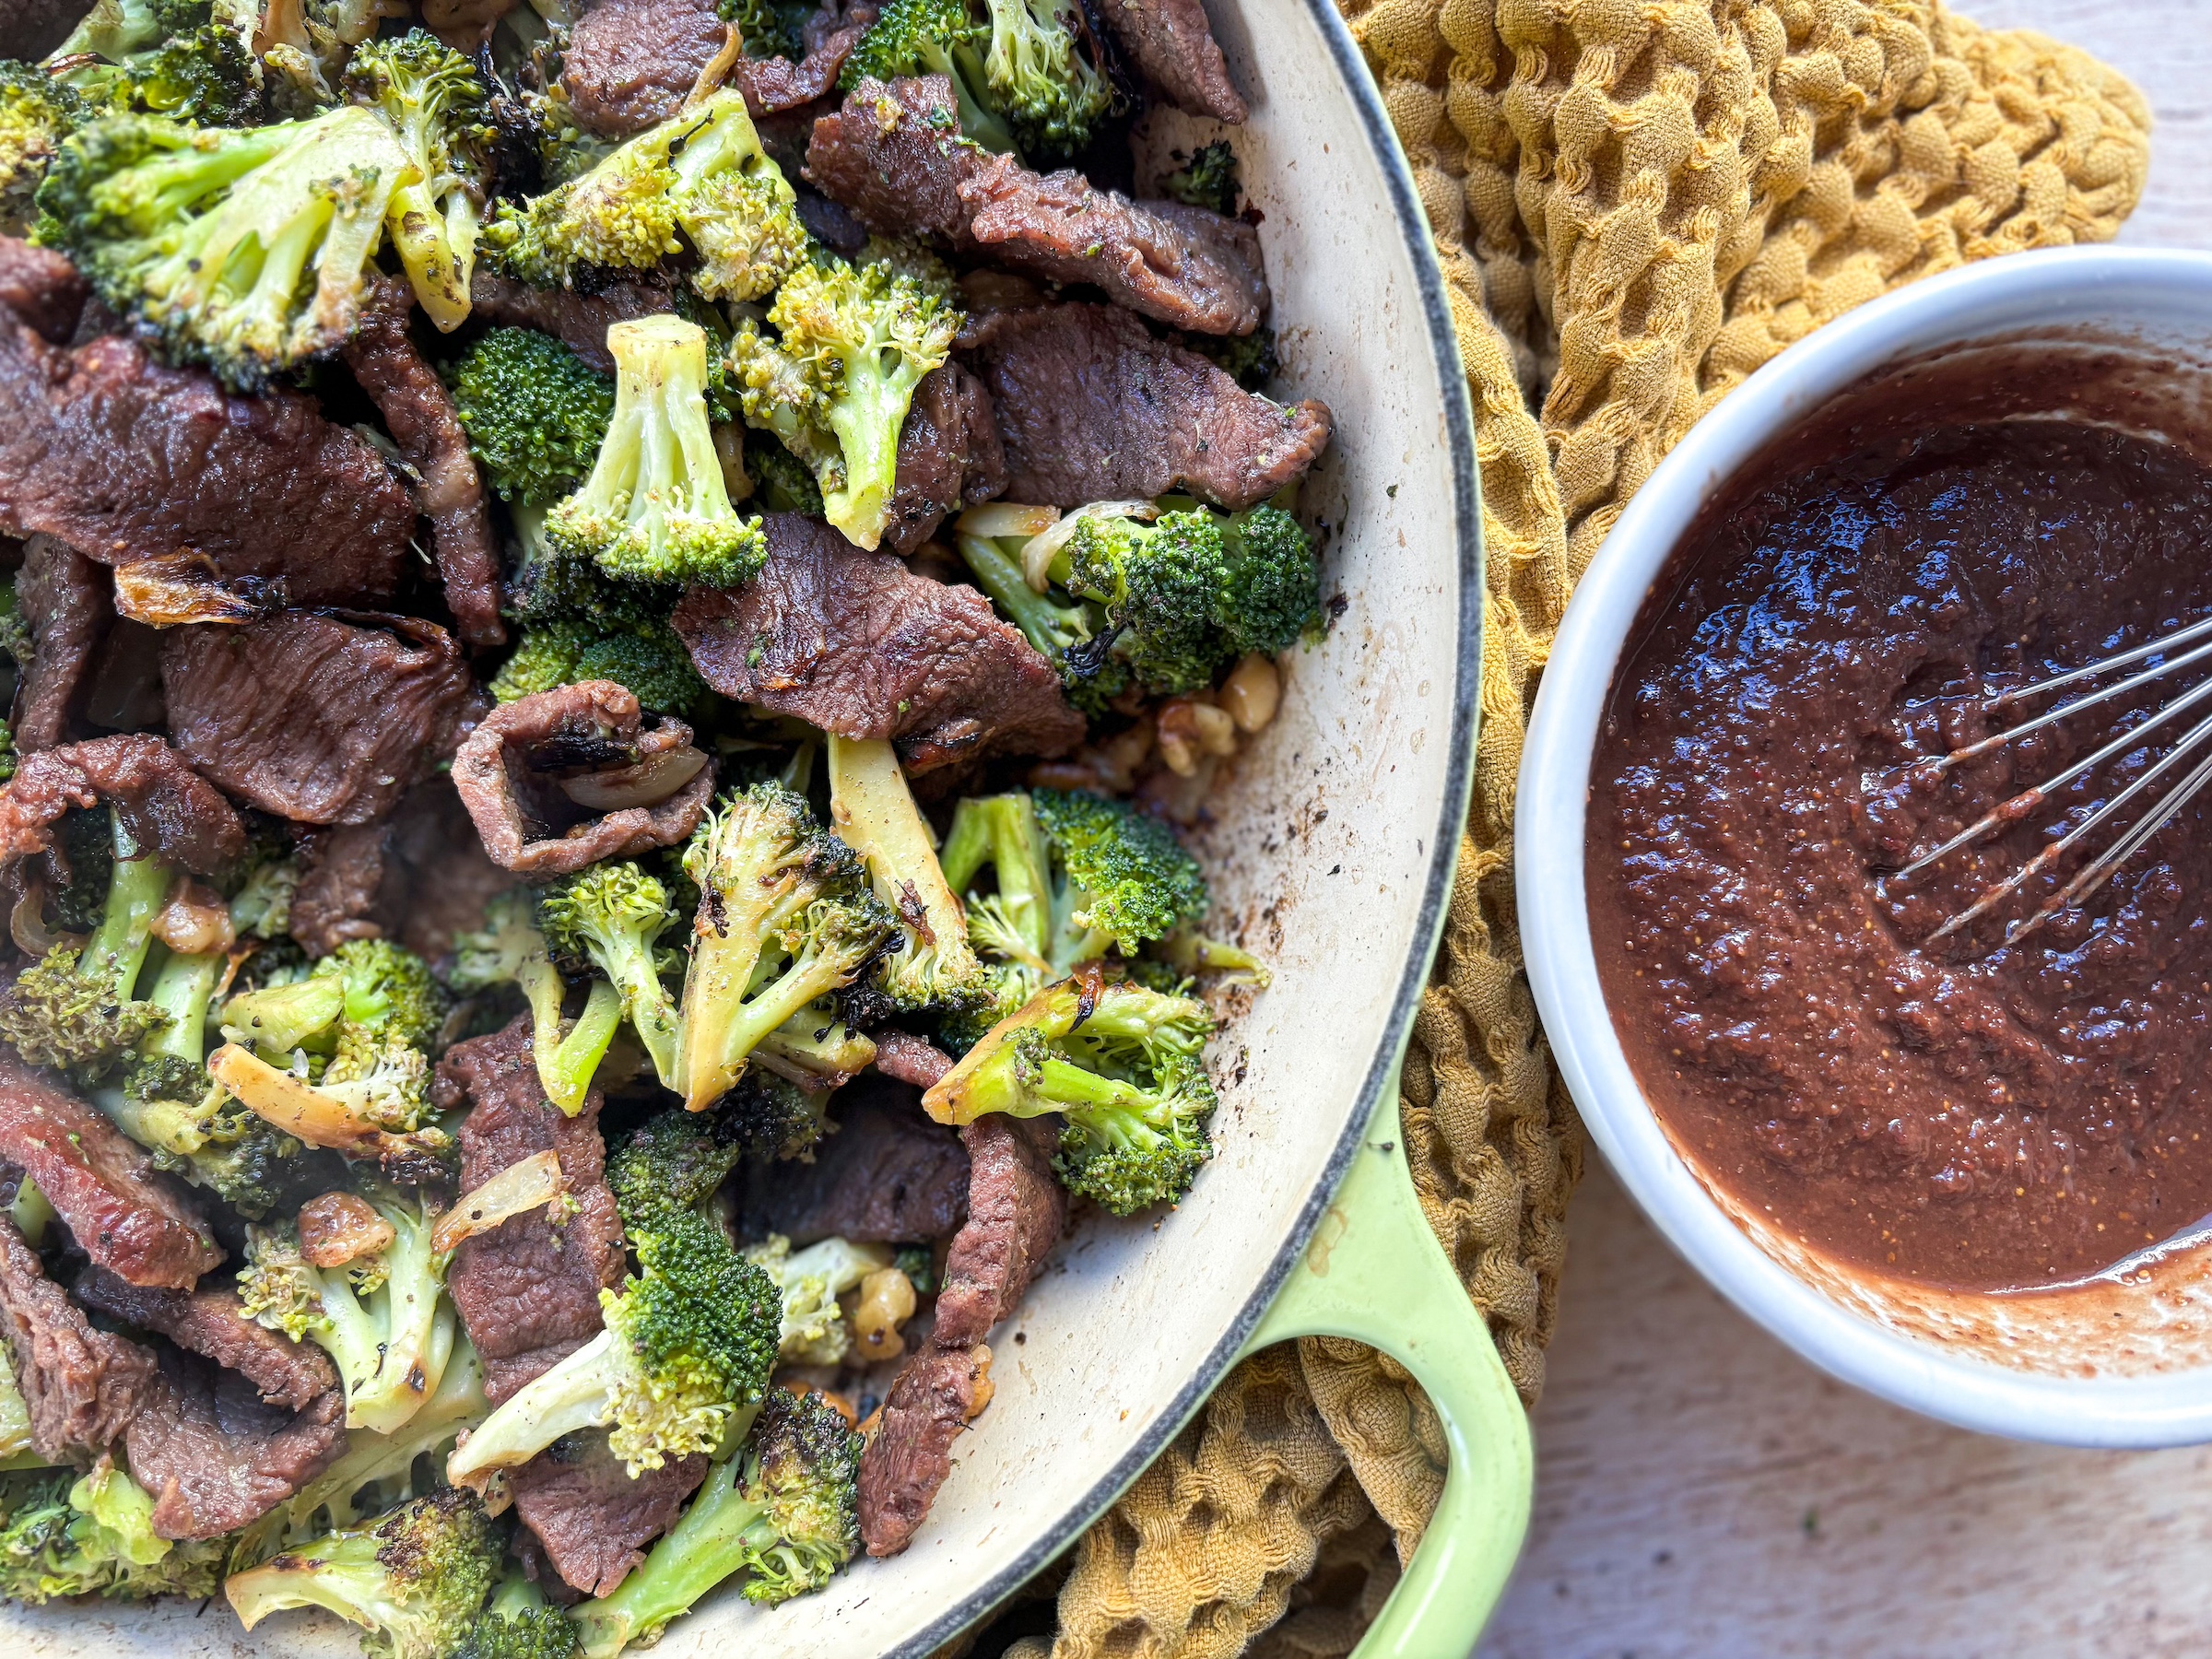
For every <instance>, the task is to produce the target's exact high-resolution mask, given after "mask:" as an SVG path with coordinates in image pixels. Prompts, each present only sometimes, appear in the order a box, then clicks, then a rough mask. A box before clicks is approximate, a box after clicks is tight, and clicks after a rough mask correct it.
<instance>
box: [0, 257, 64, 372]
mask: <svg viewBox="0 0 2212 1659" xmlns="http://www.w3.org/2000/svg"><path fill="white" fill-rule="evenodd" d="M0 305H5V306H6V307H7V309H8V310H9V311H12V312H15V313H16V315H17V316H18V317H20V318H21V319H22V320H23V321H24V322H25V323H26V324H29V326H30V327H31V328H33V329H35V330H36V331H37V332H38V333H39V334H40V335H42V336H44V337H45V338H46V339H48V340H50V341H52V342H53V344H54V345H56V346H59V345H62V344H64V343H65V341H67V339H68V338H69V336H70V335H71V334H72V333H73V332H74V331H75V330H76V318H77V313H78V312H81V311H83V310H84V309H85V279H84V278H83V277H79V276H78V275H77V274H76V266H75V265H71V264H70V263H69V261H68V260H67V259H65V257H63V256H62V255H61V254H59V253H54V252H53V250H52V249H51V248H34V247H32V246H31V245H30V244H29V242H27V241H22V240H21V239H20V238H18V237H13V236H0Z"/></svg>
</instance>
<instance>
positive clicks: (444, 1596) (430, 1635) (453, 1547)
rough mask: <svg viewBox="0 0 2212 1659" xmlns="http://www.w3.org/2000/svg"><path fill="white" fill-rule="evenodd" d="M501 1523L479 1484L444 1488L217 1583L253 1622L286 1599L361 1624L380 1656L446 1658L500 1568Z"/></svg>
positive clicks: (245, 1620) (366, 1642)
mask: <svg viewBox="0 0 2212 1659" xmlns="http://www.w3.org/2000/svg"><path fill="white" fill-rule="evenodd" d="M504 1553H505V1551H504V1545H503V1541H502V1540H501V1538H500V1531H499V1528H498V1527H496V1526H495V1525H493V1524H492V1520H491V1517H490V1516H489V1515H488V1514H486V1513H485V1511H484V1503H483V1500H481V1499H479V1498H478V1497H477V1495H476V1493H474V1492H471V1491H467V1490H465V1489H462V1488H451V1487H449V1488H445V1489H443V1490H441V1491H437V1492H433V1493H431V1494H430V1495H429V1497H427V1498H418V1499H416V1500H414V1501H412V1502H410V1503H404V1504H402V1505H400V1506H399V1508H397V1509H395V1510H393V1511H392V1512H390V1513H389V1514H385V1515H381V1516H379V1517H378V1518H377V1519H376V1520H375V1521H373V1522H371V1524H369V1525H367V1526H362V1527H355V1528H351V1529H348V1530H346V1531H341V1532H334V1533H331V1534H328V1535H325V1536H324V1537H321V1538H318V1539H316V1540H315V1541H314V1542H313V1543H312V1544H310V1545H307V1546H305V1547H302V1548H300V1549H291V1550H287V1551H285V1552H284V1553H283V1554H282V1555H279V1556H277V1557H275V1558H274V1559H270V1560H267V1561H265V1562H263V1563H262V1564H261V1565H260V1566H258V1567H253V1568H249V1569H248V1570H247V1571H243V1572H236V1573H232V1574H231V1575H230V1577H229V1578H228V1579H226V1580H225V1581H224V1582H223V1594H224V1595H225V1596H226V1597H227V1598H229V1603H230V1606H231V1609H232V1610H233V1611H234V1612H235V1613H237V1615H238V1618H239V1622H240V1623H241V1624H242V1625H244V1626H245V1627H246V1629H248V1630H252V1629H253V1627H254V1626H255V1625H257V1624H259V1623H260V1622H261V1621H262V1620H263V1619H264V1618H267V1617H268V1616H269V1615H270V1614H272V1613H277V1612H281V1611H282V1610H283V1609H285V1608H287V1607H327V1608H328V1609H329V1610H330V1611H331V1612H333V1613H335V1614H336V1615H337V1616H338V1617H339V1618H344V1619H348V1620H350V1621H351V1622H352V1623H354V1624H357V1625H360V1626H362V1627H363V1628H364V1629H365V1630H367V1631H368V1634H367V1635H366V1636H364V1637H363V1638H362V1645H363V1647H364V1648H365V1649H366V1650H367V1651H368V1652H369V1653H371V1654H373V1655H375V1656H376V1659H447V1655H448V1654H450V1653H452V1652H453V1648H454V1647H455V1646H457V1645H458V1644H459V1643H460V1642H461V1641H462V1640H463V1639H464V1638H465V1636H466V1635H467V1633H468V1630H469V1627H470V1626H471V1625H472V1624H473V1623H474V1622H475V1620H476V1617H477V1613H478V1612H479V1611H481V1610H482V1608H483V1606H484V1598H485V1596H487V1595H488V1594H490V1591H491V1587H492V1585H493V1584H494V1583H497V1582H498V1579H499V1576H500V1559H501V1557H502V1555H503V1554H504Z"/></svg>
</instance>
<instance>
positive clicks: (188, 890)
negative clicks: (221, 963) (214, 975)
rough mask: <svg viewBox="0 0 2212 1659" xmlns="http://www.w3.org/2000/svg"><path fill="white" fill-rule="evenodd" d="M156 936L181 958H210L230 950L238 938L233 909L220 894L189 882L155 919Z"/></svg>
mask: <svg viewBox="0 0 2212 1659" xmlns="http://www.w3.org/2000/svg"><path fill="white" fill-rule="evenodd" d="M152 931H153V935H154V937H155V938H157V939H159V940H160V941H161V943H162V944H164V945H166V946H168V947H170V948H171V950H173V951H175V952H176V953H177V954H178V955H179V956H206V955H207V954H208V953H209V952H211V951H217V950H229V948H230V947H231V946H232V945H234V944H236V943H237V941H238V935H237V934H236V933H235V932H233V931H232V929H231V926H230V907H229V905H228V904H226V903H224V902H223V900H222V898H221V896H220V895H219V894H217V893H215V892H213V891H211V890H209V889H208V888H205V887H202V886H201V885H200V884H199V883H198V882H196V881H187V882H185V883H184V884H183V885H182V886H181V887H179V888H177V890H176V892H175V893H174V894H172V895H171V898H170V900H169V902H168V903H167V904H165V905H163V906H162V907H161V909H160V911H159V913H158V914H157V915H156V916H155V917H154V921H153V929H152Z"/></svg>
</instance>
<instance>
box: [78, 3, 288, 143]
mask: <svg viewBox="0 0 2212 1659" xmlns="http://www.w3.org/2000/svg"><path fill="white" fill-rule="evenodd" d="M261 79H262V77H261V64H260V62H259V61H258V60H257V59H256V58H255V57H254V55H253V46H252V44H251V43H250V42H249V41H248V40H247V38H246V36H245V35H243V34H241V32H240V31H239V30H237V29H231V28H228V27H226V26H225V25H223V24H220V23H203V24H201V25H200V26H199V27H198V28H196V29H185V30H183V31H182V32H181V33H177V34H173V35H171V36H170V37H169V38H168V39H167V40H165V41H162V42H161V43H160V44H159V46H156V47H154V48H153V49H152V50H151V51H149V52H146V53H139V54H136V55H134V56H133V57H132V58H131V59H130V60H129V61H128V63H127V65H125V67H124V75H123V76H122V77H120V84H118V85H116V86H115V87H114V88H112V93H111V96H112V98H113V99H114V100H115V101H116V102H117V103H119V104H123V105H124V107H129V106H130V105H134V104H135V106H136V107H137V108H139V109H143V110H148V111H151V112H153V113H155V114H157V115H169V116H173V117H175V118H176V119H178V120H181V121H193V122H197V123H198V124H201V125H203V126H213V127H245V126H252V125H253V124H255V123H256V122H258V121H259V120H260V119H261Z"/></svg>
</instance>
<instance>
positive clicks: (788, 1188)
mask: <svg viewBox="0 0 2212 1659" xmlns="http://www.w3.org/2000/svg"><path fill="white" fill-rule="evenodd" d="M887 1034H888V1033H887ZM879 1052H880V1051H879ZM832 1110H833V1112H834V1113H835V1116H836V1121H837V1133H836V1134H834V1135H830V1136H829V1137H827V1138H826V1139H824V1140H823V1141H822V1143H821V1144H820V1146H819V1147H817V1148H816V1151H815V1155H814V1161H813V1162H812V1163H778V1164H760V1165H756V1166H754V1167H753V1168H752V1170H751V1171H750V1175H749V1179H748V1183H747V1184H748V1189H749V1190H748V1194H747V1201H746V1205H745V1210H744V1215H745V1225H746V1230H747V1232H751V1233H770V1232H779V1233H782V1234H783V1235H785V1236H786V1237H787V1238H789V1239H790V1240H791V1241H792V1242H793V1243H794V1244H799V1245H804V1244H812V1243H815V1242H816V1241H819V1240H822V1239H828V1238H832V1237H835V1238H845V1239H851V1240H853V1241H856V1242H859V1243H864V1244H919V1243H932V1244H934V1243H935V1242H936V1241H939V1240H940V1239H948V1238H950V1237H951V1236H952V1235H953V1232H954V1231H955V1230H957V1229H958V1228H959V1225H960V1223H961V1221H962V1220H964V1219H965V1218H966V1217H967V1214H968V1154H967V1151H966V1150H965V1149H964V1148H963V1147H961V1145H960V1142H959V1136H958V1135H955V1134H954V1133H953V1132H952V1131H951V1130H949V1129H947V1128H946V1127H945V1126H944V1124H937V1123H933V1122H931V1121H930V1119H929V1118H928V1117H927V1116H926V1115H925V1114H924V1112H923V1111H922V1099H921V1095H920V1094H919V1092H918V1091H917V1090H916V1089H915V1088H913V1087H912V1086H911V1085H909V1084H904V1083H900V1082H897V1081H895V1080H894V1079H892V1078H890V1077H884V1076H881V1075H879V1074H878V1073H876V1072H863V1073H862V1074H861V1075H860V1076H859V1077H856V1078H854V1079H853V1082H852V1083H850V1084H849V1085H847V1086H846V1087H845V1088H842V1089H841V1090H839V1091H838V1095H837V1099H836V1100H835V1101H834V1103H833V1106H832Z"/></svg>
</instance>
